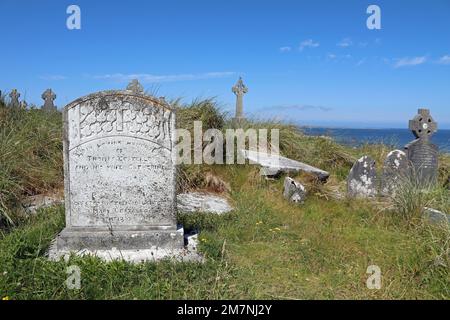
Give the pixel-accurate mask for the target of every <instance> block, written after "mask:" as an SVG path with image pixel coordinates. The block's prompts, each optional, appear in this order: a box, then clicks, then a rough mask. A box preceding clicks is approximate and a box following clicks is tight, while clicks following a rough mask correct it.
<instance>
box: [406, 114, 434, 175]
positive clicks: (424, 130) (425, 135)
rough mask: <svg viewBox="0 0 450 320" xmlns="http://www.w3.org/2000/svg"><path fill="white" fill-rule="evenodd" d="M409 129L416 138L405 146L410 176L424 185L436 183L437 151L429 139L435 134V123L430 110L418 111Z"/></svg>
mask: <svg viewBox="0 0 450 320" xmlns="http://www.w3.org/2000/svg"><path fill="white" fill-rule="evenodd" d="M409 129H410V130H411V131H412V133H413V134H414V136H415V137H416V138H417V139H416V140H414V141H413V142H411V143H409V144H408V145H406V146H405V151H406V154H407V156H408V160H409V162H410V169H411V174H412V175H416V176H417V178H418V179H419V181H421V182H422V183H424V184H427V183H436V182H437V177H438V164H439V163H438V153H439V149H438V147H437V146H436V145H435V144H433V143H431V141H430V138H431V136H432V135H433V134H434V133H436V132H437V123H436V122H435V121H434V119H433V118H432V117H431V115H430V110H428V109H419V111H418V115H416V116H415V117H414V119H413V120H411V121H410V122H409Z"/></svg>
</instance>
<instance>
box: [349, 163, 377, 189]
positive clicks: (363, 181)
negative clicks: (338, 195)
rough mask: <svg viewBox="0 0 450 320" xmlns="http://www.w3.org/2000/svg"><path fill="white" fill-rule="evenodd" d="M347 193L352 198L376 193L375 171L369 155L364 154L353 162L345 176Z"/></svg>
mask: <svg viewBox="0 0 450 320" xmlns="http://www.w3.org/2000/svg"><path fill="white" fill-rule="evenodd" d="M347 193H348V196H349V197H352V198H368V197H375V196H376V195H377V172H376V168H375V161H374V160H373V159H372V158H371V157H369V156H364V157H362V158H361V159H359V160H358V161H356V162H355V164H354V165H353V168H352V169H351V170H350V174H349V176H348V178H347Z"/></svg>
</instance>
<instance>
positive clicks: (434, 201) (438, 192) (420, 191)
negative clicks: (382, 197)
mask: <svg viewBox="0 0 450 320" xmlns="http://www.w3.org/2000/svg"><path fill="white" fill-rule="evenodd" d="M390 200H391V202H392V205H393V208H394V211H395V212H396V214H399V215H400V216H401V217H403V218H405V219H407V220H408V221H410V222H414V221H418V220H419V219H421V218H422V216H423V212H424V208H425V207H433V208H435V209H439V210H443V211H446V210H448V209H449V196H448V191H447V190H445V189H444V188H442V187H440V186H438V185H436V184H435V183H431V182H424V181H423V180H422V179H421V176H420V175H419V174H417V172H414V171H412V170H411V171H410V172H409V174H404V175H402V176H400V181H399V183H398V186H397V187H396V189H395V192H394V193H392V194H391V196H390Z"/></svg>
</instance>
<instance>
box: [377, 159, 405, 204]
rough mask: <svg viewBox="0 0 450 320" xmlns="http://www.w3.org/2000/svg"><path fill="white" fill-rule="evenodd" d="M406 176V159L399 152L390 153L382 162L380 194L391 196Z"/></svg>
mask: <svg viewBox="0 0 450 320" xmlns="http://www.w3.org/2000/svg"><path fill="white" fill-rule="evenodd" d="M407 176H408V158H407V156H406V153H405V152H403V151H401V150H394V151H391V152H390V153H389V154H388V155H387V157H386V160H385V161H384V166H383V177H382V185H381V194H382V195H384V196H389V195H393V194H395V193H396V190H397V189H398V188H399V187H400V185H401V183H403V182H404V181H405V179H407Z"/></svg>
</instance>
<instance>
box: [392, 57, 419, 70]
mask: <svg viewBox="0 0 450 320" xmlns="http://www.w3.org/2000/svg"><path fill="white" fill-rule="evenodd" d="M425 62H427V58H426V57H413V58H402V59H399V60H397V62H396V63H395V65H394V67H395V68H401V67H412V66H418V65H421V64H424V63H425Z"/></svg>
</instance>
